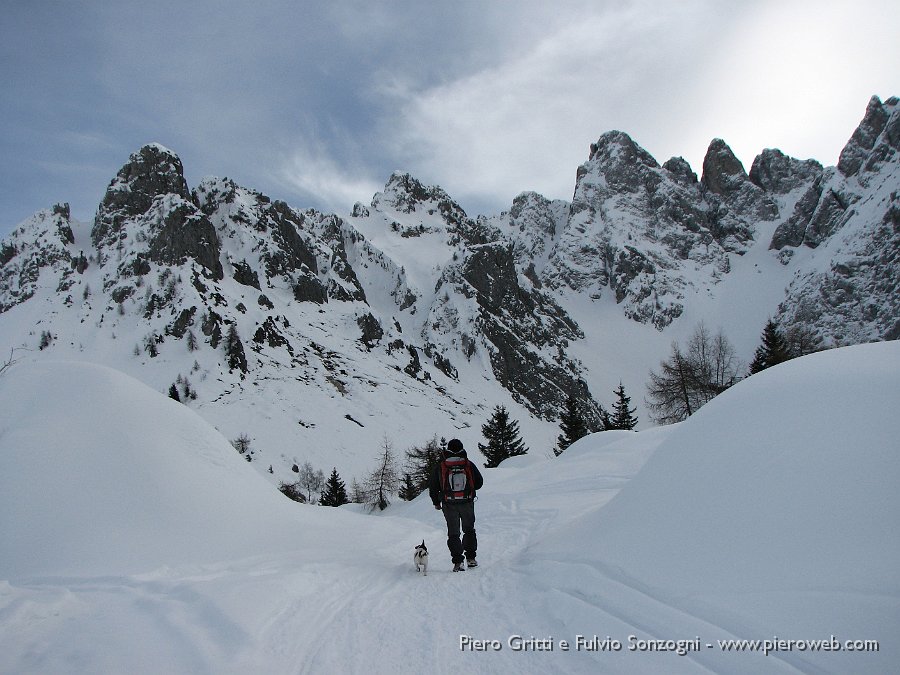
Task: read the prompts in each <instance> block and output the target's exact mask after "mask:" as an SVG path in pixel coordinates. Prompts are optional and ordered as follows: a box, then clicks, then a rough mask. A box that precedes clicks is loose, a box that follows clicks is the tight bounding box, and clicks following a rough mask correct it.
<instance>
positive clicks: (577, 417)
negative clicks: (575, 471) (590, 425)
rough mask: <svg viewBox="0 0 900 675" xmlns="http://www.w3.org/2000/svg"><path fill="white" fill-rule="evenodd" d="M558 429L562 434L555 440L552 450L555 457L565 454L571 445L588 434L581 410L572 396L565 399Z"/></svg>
mask: <svg viewBox="0 0 900 675" xmlns="http://www.w3.org/2000/svg"><path fill="white" fill-rule="evenodd" d="M559 428H560V431H562V433H561V434H560V435H559V437H558V438H557V439H556V447H555V448H553V453H554V454H555V455H556V456H557V457H559V456H560V455H561V454H562V453H563V452H565V450H566V448H568V447H569V446H570V445H572V443H574V442H575V441H577V440H578V439H579V438H582V437H584V436H587V433H588V431H587V424H586V423H585V421H584V417H582V415H581V408H580V407H579V405H578V401H577V399H576V398H575V397H574V396H569V397H568V398H567V399H566V407H565V409H564V410H563V412H562V415H560V416H559Z"/></svg>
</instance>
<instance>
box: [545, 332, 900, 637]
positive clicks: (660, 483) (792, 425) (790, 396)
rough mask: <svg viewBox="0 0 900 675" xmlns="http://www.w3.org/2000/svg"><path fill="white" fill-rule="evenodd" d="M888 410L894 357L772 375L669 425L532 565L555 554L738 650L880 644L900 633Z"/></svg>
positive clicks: (869, 356) (836, 358)
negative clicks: (724, 631) (730, 634)
mask: <svg viewBox="0 0 900 675" xmlns="http://www.w3.org/2000/svg"><path fill="white" fill-rule="evenodd" d="M898 403H900V343H898V342H889V343H877V344H867V345H860V346H856V347H848V348H843V349H835V350H831V351H827V352H822V353H819V354H814V355H811V356H807V357H804V358H801V359H796V360H794V361H790V362H788V363H785V364H782V365H780V366H778V367H775V368H771V369H769V370H766V371H764V372H762V373H759V374H757V375H755V376H753V377H751V378H748V379H746V380H744V381H742V382H741V383H739V384H738V385H736V386H735V387H733V388H732V389H730V390H729V391H727V392H725V393H724V394H722V395H721V396H719V397H718V398H716V399H715V400H714V401H712V402H711V403H709V404H708V405H707V406H705V407H704V408H703V409H701V410H700V411H699V412H698V413H697V414H696V415H694V416H693V417H691V418H689V419H688V420H687V421H686V422H684V423H682V424H681V425H679V426H678V428H677V429H674V430H673V431H672V433H671V434H670V435H669V436H667V437H666V438H664V439H663V442H662V443H661V444H660V445H659V447H658V448H657V449H656V451H655V453H654V454H653V455H652V457H650V459H649V460H648V461H647V463H646V465H645V466H644V467H643V468H642V470H641V471H640V472H639V473H638V474H637V476H635V478H634V479H633V480H632V481H630V482H629V483H628V484H627V485H626V486H625V487H624V488H623V489H622V490H621V491H620V492H619V493H618V494H617V495H616V497H615V498H614V499H613V500H612V501H610V502H609V503H608V504H607V505H606V506H604V507H603V508H596V509H593V510H591V511H590V512H589V513H587V514H585V515H584V516H582V517H581V518H579V519H576V520H575V521H573V522H571V523H569V524H568V525H566V526H565V527H563V528H561V529H560V530H559V531H557V532H555V533H554V534H552V535H551V536H549V537H548V538H546V539H545V540H543V541H541V542H539V543H537V544H536V545H535V547H534V549H533V553H534V554H535V555H536V556H537V557H538V558H541V559H543V560H545V561H546V560H556V561H561V560H562V559H561V558H560V557H559V556H558V555H557V554H556V552H557V551H559V550H565V551H567V552H568V553H569V554H574V558H572V557H569V561H581V562H582V563H586V564H588V565H591V566H592V567H594V568H598V569H601V570H604V574H605V575H607V576H610V577H613V578H616V579H619V580H621V581H622V582H623V583H626V584H628V585H629V586H631V587H634V588H639V589H642V591H643V592H644V593H648V594H650V595H652V596H654V597H657V598H666V599H668V600H669V601H670V602H671V603H672V604H675V605H678V606H679V607H681V608H690V609H691V610H692V611H693V612H694V613H696V614H699V615H702V616H705V617H706V618H707V619H710V620H713V621H715V622H716V623H717V625H720V626H723V625H725V626H727V625H729V624H737V629H740V630H736V632H738V633H741V634H744V635H746V634H747V633H751V634H752V631H748V630H746V628H747V627H748V626H749V627H752V628H755V629H757V630H759V631H763V634H764V635H765V634H768V635H769V636H771V631H773V630H776V631H777V630H781V631H782V632H783V633H788V632H790V631H792V630H793V633H794V634H796V633H797V629H798V628H803V629H806V630H810V631H819V633H820V634H824V635H825V636H827V635H828V634H829V633H836V632H837V631H839V630H841V628H843V629H845V630H848V631H851V630H857V631H862V632H863V633H861V634H858V635H857V636H858V637H881V638H883V639H885V640H887V641H890V640H892V639H893V638H892V637H891V636H893V635H896V634H897V630H900V621H898V615H897V613H896V609H897V607H896V603H890V602H884V600H885V598H886V597H893V598H896V597H900V566H898V564H897V561H898V560H900V539H898V538H897V537H896V536H895V533H896V531H897V528H898V526H900V491H898V489H897V486H898V485H900V454H898V452H897V447H898V445H897V439H898V438H900V416H898V415H897V409H898ZM603 436H605V434H603ZM592 439H593V437H590V438H588V439H583V441H582V443H583V444H584V445H583V446H577V447H576V446H573V448H572V450H576V452H577V451H581V452H584V450H585V449H586V447H587V445H589V444H591V443H592ZM608 447H609V448H610V449H612V448H614V447H615V446H614V445H609V446H608ZM563 457H565V455H563ZM574 541H577V542H579V546H578V547H577V549H575V550H573V547H572V545H571V543H572V542H574ZM585 581H586V580H585ZM867 630H868V631H870V632H869V633H865V631H867ZM872 633H877V634H876V635H873V634H872Z"/></svg>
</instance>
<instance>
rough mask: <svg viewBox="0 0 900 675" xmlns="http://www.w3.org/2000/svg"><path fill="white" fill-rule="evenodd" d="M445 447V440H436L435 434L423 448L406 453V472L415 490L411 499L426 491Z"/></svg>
mask: <svg viewBox="0 0 900 675" xmlns="http://www.w3.org/2000/svg"><path fill="white" fill-rule="evenodd" d="M446 447H447V441H446V439H444V438H441V439H440V440H438V437H437V435H436V434H435V435H434V436H433V437H432V438H431V439H430V440H429V441H428V442H427V443H426V444H425V446H424V447H421V448H420V447H417V446H413V447H412V448H410V449H409V450H407V451H406V472H407V473H408V474H409V475H410V478H411V480H412V483H413V487H414V489H415V494H414V495H413V497H415V496H417V495H419V494H420V493H422V492H423V491H424V490H426V489H428V482H429V481H430V480H431V475H432V474H433V473H434V470H435V467H437V465H438V464H439V463H440V461H441V451H442V450H444V449H445V448H446Z"/></svg>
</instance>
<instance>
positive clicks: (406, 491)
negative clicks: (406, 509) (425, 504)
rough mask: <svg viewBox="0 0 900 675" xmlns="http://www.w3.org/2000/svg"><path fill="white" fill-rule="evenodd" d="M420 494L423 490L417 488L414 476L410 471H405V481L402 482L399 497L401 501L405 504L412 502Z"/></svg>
mask: <svg viewBox="0 0 900 675" xmlns="http://www.w3.org/2000/svg"><path fill="white" fill-rule="evenodd" d="M420 493H421V490H419V489H418V488H417V486H416V483H415V481H414V480H413V477H412V474H411V473H409V472H408V471H404V472H403V479H402V480H401V482H400V494H399V495H398V496H399V497H400V499H402V500H403V501H405V502H411V501H412V500H413V499H415V498H416V497H418V496H419V494H420Z"/></svg>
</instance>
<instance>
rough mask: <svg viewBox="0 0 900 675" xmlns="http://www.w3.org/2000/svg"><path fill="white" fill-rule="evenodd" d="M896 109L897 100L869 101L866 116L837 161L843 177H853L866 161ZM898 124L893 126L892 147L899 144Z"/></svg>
mask: <svg viewBox="0 0 900 675" xmlns="http://www.w3.org/2000/svg"><path fill="white" fill-rule="evenodd" d="M896 107H897V99H896V98H891V99H888V101H887V103H884V104H883V103H882V102H881V99H879V98H878V97H877V96H873V97H872V98H871V99H869V105H867V106H866V114H865V116H864V117H863V119H862V121H861V122H860V123H859V126H858V127H856V131H854V132H853V135H852V136H851V137H850V140H849V141H847V145H845V146H844V149H843V150H841V156H840V159H838V164H837V168H838V170H840V172H841V173H842V174H844V175H845V176H853V175H855V174H856V173H857V172H858V171H859V170H860V168H861V167H862V165H863V163H864V162H865V161H866V159H867V157H868V155H869V153H871V152H872V150H873V149H874V148H875V144H876V141H877V140H878V137H879V136H880V135H881V133H882V132H883V131H884V130H885V127H886V126H887V124H888V120H889V119H890V118H891V113H892V112H894V110H895V109H896ZM898 124H900V123H895V124H894V129H893V131H894V134H895V137H894V147H897V145H898V144H900V130H898V129H897V128H896V127H897V126H898Z"/></svg>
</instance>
